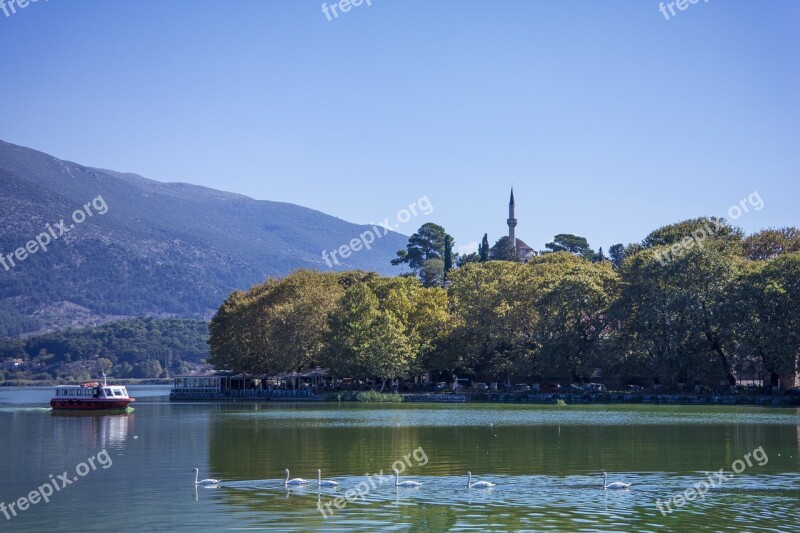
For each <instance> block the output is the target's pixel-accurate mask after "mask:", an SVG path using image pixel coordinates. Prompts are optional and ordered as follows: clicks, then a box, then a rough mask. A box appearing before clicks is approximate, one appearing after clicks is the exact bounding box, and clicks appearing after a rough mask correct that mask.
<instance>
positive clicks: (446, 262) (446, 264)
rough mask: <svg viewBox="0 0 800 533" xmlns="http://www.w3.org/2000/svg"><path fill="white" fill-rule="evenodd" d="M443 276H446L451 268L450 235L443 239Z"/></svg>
mask: <svg viewBox="0 0 800 533" xmlns="http://www.w3.org/2000/svg"><path fill="white" fill-rule="evenodd" d="M443 268H444V273H443V274H444V276H447V273H448V272H449V271H450V269H452V268H453V238H452V237H451V236H450V235H445V237H444V265H443Z"/></svg>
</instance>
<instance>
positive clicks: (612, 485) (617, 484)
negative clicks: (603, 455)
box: [603, 472, 631, 490]
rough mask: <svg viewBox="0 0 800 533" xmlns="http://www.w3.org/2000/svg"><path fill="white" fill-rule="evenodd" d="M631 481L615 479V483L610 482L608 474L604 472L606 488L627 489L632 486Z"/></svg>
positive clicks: (604, 485)
mask: <svg viewBox="0 0 800 533" xmlns="http://www.w3.org/2000/svg"><path fill="white" fill-rule="evenodd" d="M630 486H631V484H630V483H622V482H620V481H615V482H614V483H609V482H608V474H606V473H605V472H603V488H604V489H611V490H619V489H627V488H628V487H630Z"/></svg>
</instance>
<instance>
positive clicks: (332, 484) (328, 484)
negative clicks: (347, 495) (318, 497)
mask: <svg viewBox="0 0 800 533" xmlns="http://www.w3.org/2000/svg"><path fill="white" fill-rule="evenodd" d="M317 486H318V487H338V486H339V482H338V481H331V480H329V479H326V480H325V481H322V470H320V469H319V468H317Z"/></svg>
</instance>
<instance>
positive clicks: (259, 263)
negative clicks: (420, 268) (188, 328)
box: [0, 141, 407, 335]
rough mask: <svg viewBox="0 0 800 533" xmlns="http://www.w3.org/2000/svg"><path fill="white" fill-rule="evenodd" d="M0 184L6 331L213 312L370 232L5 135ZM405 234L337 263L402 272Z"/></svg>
mask: <svg viewBox="0 0 800 533" xmlns="http://www.w3.org/2000/svg"><path fill="white" fill-rule="evenodd" d="M0 191H2V195H1V196H0V221H1V222H2V231H1V232H0V254H2V256H4V261H5V263H4V264H3V265H0V335H18V334H22V333H25V332H29V331H34V330H40V329H53V328H55V327H60V326H66V325H72V326H75V325H86V324H93V323H96V322H98V321H104V320H108V319H111V318H115V317H127V316H140V315H154V316H180V317H194V318H207V317H209V316H210V315H211V314H212V313H213V311H214V310H215V309H216V308H217V306H218V305H219V304H220V303H221V302H222V300H223V299H224V298H225V297H226V296H227V295H228V294H229V292H230V291H231V290H233V289H246V288H248V287H249V286H251V285H252V284H254V283H258V282H261V281H263V280H264V279H265V278H266V277H268V276H280V275H285V274H287V273H288V272H290V271H292V270H294V269H296V268H316V269H323V270H327V269H328V268H329V267H328V266H327V264H326V263H325V261H324V260H323V259H322V255H321V254H322V251H323V250H333V249H335V248H338V247H339V246H341V245H343V244H346V243H349V242H350V241H351V240H352V239H354V238H357V237H358V236H359V235H360V234H361V233H363V232H364V231H366V230H367V229H369V228H370V226H360V225H357V224H352V223H349V222H346V221H344V220H341V219H338V218H335V217H332V216H329V215H326V214H324V213H321V212H319V211H314V210H312V209H308V208H305V207H300V206H297V205H293V204H288V203H282V202H271V201H262V200H254V199H252V198H249V197H246V196H242V195H239V194H234V193H229V192H223V191H218V190H214V189H209V188H206V187H199V186H195V185H190V184H186V183H161V182H157V181H153V180H150V179H147V178H144V177H142V176H138V175H136V174H127V173H121V172H115V171H111V170H103V169H98V168H92V167H86V166H83V165H80V164H77V163H72V162H69V161H63V160H60V159H57V158H55V157H52V156H50V155H47V154H44V153H42V152H38V151H36V150H32V149H29V148H24V147H21V146H16V145H13V144H10V143H7V142H4V141H0ZM93 201H94V204H92V202H93ZM82 206H84V207H82ZM104 206H105V210H104ZM78 209H81V210H83V211H84V213H85V214H86V215H87V216H86V217H85V221H82V222H80V223H76V222H78V220H73V219H72V218H71V217H72V214H73V213H74V212H75V211H76V210H78ZM88 214H91V216H88ZM80 218H81V215H79V216H78V219H80ZM62 219H63V220H64V221H65V227H66V228H67V229H68V231H67V232H66V233H65V234H64V235H61V236H59V237H58V238H53V239H52V242H50V243H49V244H47V245H46V246H47V250H46V251H44V250H43V248H38V249H37V247H32V248H31V249H33V250H34V251H33V253H27V254H26V253H22V254H21V256H22V258H23V259H22V260H19V258H18V257H17V256H12V257H11V258H8V256H9V254H15V251H17V250H18V249H19V248H20V247H25V246H26V243H28V242H29V241H31V240H32V239H35V238H36V236H37V235H39V234H41V233H43V232H47V231H49V230H50V229H52V231H50V235H51V236H54V235H55V236H58V235H59V232H60V230H58V229H56V228H55V226H57V225H58V223H59V222H60V221H61V220H62ZM48 225H49V228H48ZM71 225H72V226H73V227H71V228H70V226H71ZM42 240H44V238H42ZM406 240H407V238H406V237H405V236H403V235H400V234H398V233H394V232H389V233H388V234H386V235H384V236H382V237H381V238H380V239H377V240H376V241H375V243H374V244H373V245H372V249H371V250H366V249H362V250H360V251H358V252H356V253H353V254H352V255H350V257H349V258H348V259H346V260H345V259H342V260H341V265H339V266H337V268H359V269H364V270H374V271H377V272H381V273H383V274H391V273H398V272H399V270H398V269H397V268H396V267H392V266H391V265H390V260H391V259H392V258H393V257H394V256H395V252H396V251H397V250H398V249H400V248H403V247H404V246H405V243H406ZM335 266H336V265H335Z"/></svg>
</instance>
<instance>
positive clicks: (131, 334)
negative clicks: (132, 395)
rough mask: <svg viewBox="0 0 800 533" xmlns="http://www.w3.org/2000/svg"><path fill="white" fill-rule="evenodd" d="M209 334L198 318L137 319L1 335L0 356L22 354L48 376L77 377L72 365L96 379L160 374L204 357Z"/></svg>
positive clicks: (28, 366) (32, 369) (32, 367)
mask: <svg viewBox="0 0 800 533" xmlns="http://www.w3.org/2000/svg"><path fill="white" fill-rule="evenodd" d="M207 339H208V325H207V324H206V323H205V322H202V321H199V320H186V319H156V318H141V319H133V320H123V321H118V322H109V323H106V324H103V325H100V326H96V327H92V328H83V329H69V330H63V331H57V332H54V333H47V334H44V335H36V336H32V337H28V338H26V339H24V340H23V339H19V338H16V339H2V340H0V361H2V360H4V359H6V358H21V359H23V360H24V361H25V365H24V370H25V371H26V372H27V373H29V374H31V373H33V372H38V373H42V372H47V373H48V374H49V375H50V377H58V376H73V377H75V374H74V373H73V372H72V371H71V370H70V367H75V368H82V370H80V372H83V373H87V374H90V375H91V376H92V377H94V378H96V377H98V376H99V375H100V374H102V372H104V371H105V372H106V373H107V374H108V375H112V376H115V377H120V378H123V377H159V376H160V375H163V373H164V371H165V370H166V371H170V372H172V373H179V372H181V371H183V370H185V369H186V368H187V365H195V366H196V365H197V364H199V363H200V361H201V360H202V359H204V358H206V357H208V345H207V343H206V342H207ZM163 364H166V365H167V367H166V368H164V367H163V366H162V365H163ZM76 365H80V366H76ZM144 374H146V375H144Z"/></svg>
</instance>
